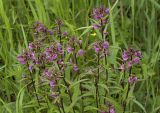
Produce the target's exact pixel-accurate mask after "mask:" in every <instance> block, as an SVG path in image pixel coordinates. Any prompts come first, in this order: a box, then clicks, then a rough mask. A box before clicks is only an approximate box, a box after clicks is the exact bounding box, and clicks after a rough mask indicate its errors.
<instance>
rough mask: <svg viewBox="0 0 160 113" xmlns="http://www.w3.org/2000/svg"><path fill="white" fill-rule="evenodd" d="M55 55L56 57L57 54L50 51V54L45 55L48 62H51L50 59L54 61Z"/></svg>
mask: <svg viewBox="0 0 160 113" xmlns="http://www.w3.org/2000/svg"><path fill="white" fill-rule="evenodd" d="M57 57H58V55H57V54H54V53H52V54H51V55H49V56H46V59H47V61H48V62H52V61H54V60H55V59H57Z"/></svg>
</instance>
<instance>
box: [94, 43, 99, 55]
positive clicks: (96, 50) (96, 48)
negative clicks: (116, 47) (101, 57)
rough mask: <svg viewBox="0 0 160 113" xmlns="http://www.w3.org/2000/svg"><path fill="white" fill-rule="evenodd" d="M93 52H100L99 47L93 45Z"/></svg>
mask: <svg viewBox="0 0 160 113" xmlns="http://www.w3.org/2000/svg"><path fill="white" fill-rule="evenodd" d="M94 50H95V52H96V53H99V52H100V47H99V46H98V45H97V44H94Z"/></svg>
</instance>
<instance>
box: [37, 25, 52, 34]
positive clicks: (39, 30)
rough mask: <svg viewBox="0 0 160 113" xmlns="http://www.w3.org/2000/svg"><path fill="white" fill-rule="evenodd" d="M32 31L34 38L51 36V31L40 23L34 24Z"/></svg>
mask: <svg viewBox="0 0 160 113" xmlns="http://www.w3.org/2000/svg"><path fill="white" fill-rule="evenodd" d="M34 31H35V33H34V34H35V36H39V35H42V36H46V35H53V30H50V29H48V28H47V27H45V26H44V24H43V23H41V22H36V23H35V24H34Z"/></svg>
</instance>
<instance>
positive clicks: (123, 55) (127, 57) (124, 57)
mask: <svg viewBox="0 0 160 113" xmlns="http://www.w3.org/2000/svg"><path fill="white" fill-rule="evenodd" d="M122 58H123V60H124V61H127V60H128V59H129V54H128V52H127V51H124V52H123V54H122Z"/></svg>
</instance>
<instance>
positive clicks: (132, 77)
mask: <svg viewBox="0 0 160 113" xmlns="http://www.w3.org/2000/svg"><path fill="white" fill-rule="evenodd" d="M137 80H138V78H137V77H136V76H130V77H129V78H128V83H129V84H133V83H135V82H136V81H137Z"/></svg>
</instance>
